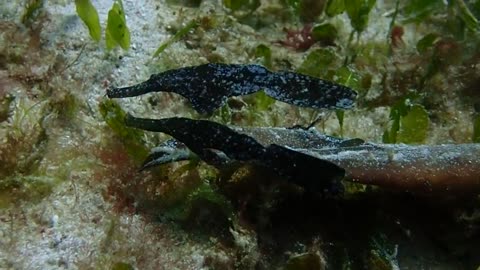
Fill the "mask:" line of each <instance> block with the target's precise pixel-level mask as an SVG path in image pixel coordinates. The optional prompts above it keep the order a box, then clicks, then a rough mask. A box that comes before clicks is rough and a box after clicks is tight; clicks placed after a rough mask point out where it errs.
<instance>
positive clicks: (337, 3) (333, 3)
mask: <svg viewBox="0 0 480 270" xmlns="http://www.w3.org/2000/svg"><path fill="white" fill-rule="evenodd" d="M344 11H345V0H328V3H327V8H326V10H325V13H327V15H328V16H330V17H334V16H337V15H338V14H342V13H343V12H344Z"/></svg>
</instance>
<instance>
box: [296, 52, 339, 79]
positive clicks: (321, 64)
mask: <svg viewBox="0 0 480 270" xmlns="http://www.w3.org/2000/svg"><path fill="white" fill-rule="evenodd" d="M335 60H336V55H335V53H333V52H332V51H331V50H329V49H316V50H314V51H312V52H311V53H310V54H308V55H307V58H305V60H304V61H303V63H302V64H301V65H300V67H299V68H298V69H297V72H299V73H302V74H306V75H310V76H314V77H318V78H324V77H325V75H326V73H327V71H328V70H329V69H330V68H331V66H332V64H333V63H334V62H335Z"/></svg>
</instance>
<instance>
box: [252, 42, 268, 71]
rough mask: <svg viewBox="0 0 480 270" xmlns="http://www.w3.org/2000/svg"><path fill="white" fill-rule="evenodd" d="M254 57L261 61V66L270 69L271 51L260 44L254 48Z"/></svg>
mask: <svg viewBox="0 0 480 270" xmlns="http://www.w3.org/2000/svg"><path fill="white" fill-rule="evenodd" d="M255 57H257V58H261V59H262V64H263V65H264V66H266V67H268V68H271V67H272V50H270V48H269V47H267V45H265V44H260V45H258V46H257V47H256V48H255Z"/></svg>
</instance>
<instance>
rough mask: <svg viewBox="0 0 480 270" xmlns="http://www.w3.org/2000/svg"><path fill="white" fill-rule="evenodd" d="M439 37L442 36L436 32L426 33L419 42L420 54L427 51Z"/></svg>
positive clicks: (418, 49)
mask: <svg viewBox="0 0 480 270" xmlns="http://www.w3.org/2000/svg"><path fill="white" fill-rule="evenodd" d="M439 39H440V37H439V35H438V34H436V33H430V34H427V35H425V36H424V37H422V38H421V39H420V40H419V41H418V42H417V51H418V52H419V53H420V54H423V53H425V52H426V51H427V50H428V48H431V47H432V46H433V45H434V44H435V43H436V42H437V41H438V40H439Z"/></svg>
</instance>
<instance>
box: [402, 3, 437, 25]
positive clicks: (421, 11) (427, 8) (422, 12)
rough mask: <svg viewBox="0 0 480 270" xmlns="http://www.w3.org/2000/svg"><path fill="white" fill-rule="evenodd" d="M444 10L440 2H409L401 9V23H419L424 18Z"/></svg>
mask: <svg viewBox="0 0 480 270" xmlns="http://www.w3.org/2000/svg"><path fill="white" fill-rule="evenodd" d="M443 8H445V3H444V1H442V0H422V1H419V0H409V1H407V3H406V4H405V6H404V8H403V14H404V16H405V17H406V19H405V20H404V21H403V23H412V22H414V23H421V22H422V21H423V20H424V19H425V18H426V17H428V16H430V15H432V14H434V13H435V12H438V11H440V10H442V9H443Z"/></svg>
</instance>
